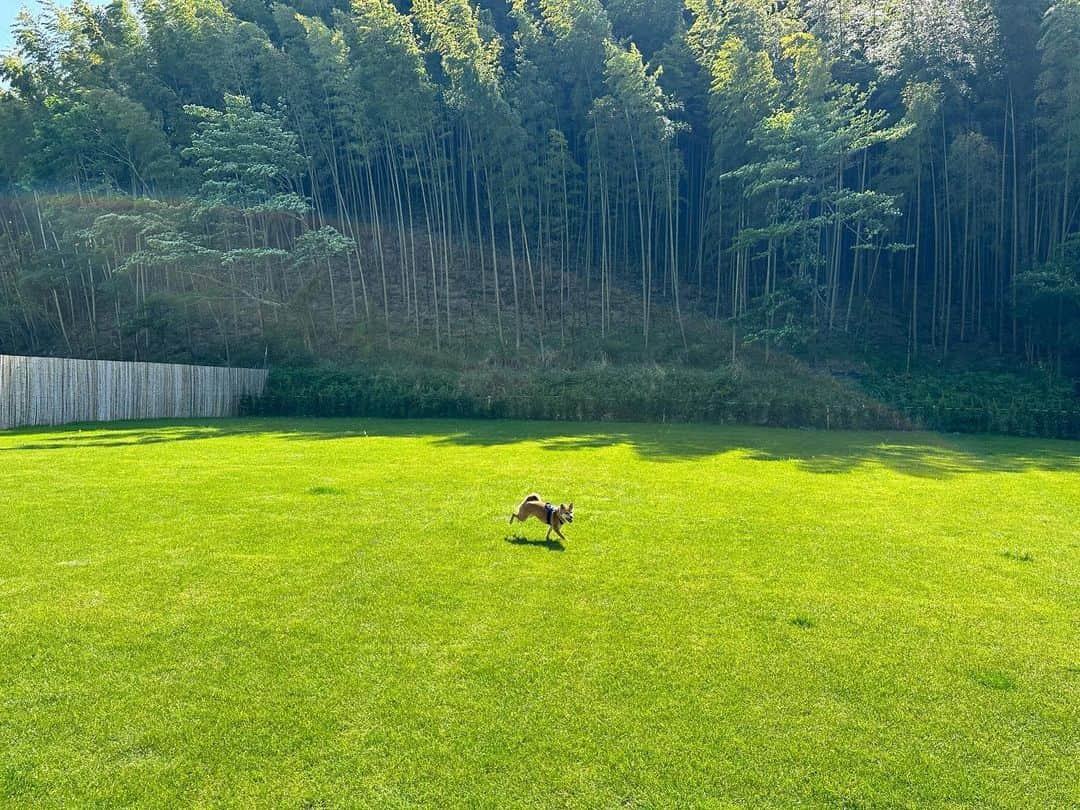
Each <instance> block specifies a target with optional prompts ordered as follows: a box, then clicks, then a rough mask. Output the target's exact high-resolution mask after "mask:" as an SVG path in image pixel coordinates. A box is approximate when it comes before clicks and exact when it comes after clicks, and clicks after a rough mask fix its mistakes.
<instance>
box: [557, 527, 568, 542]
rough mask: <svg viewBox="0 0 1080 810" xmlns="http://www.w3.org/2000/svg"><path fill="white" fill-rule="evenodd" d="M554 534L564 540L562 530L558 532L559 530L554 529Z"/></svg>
mask: <svg viewBox="0 0 1080 810" xmlns="http://www.w3.org/2000/svg"><path fill="white" fill-rule="evenodd" d="M555 534H557V535H559V538H560V539H562V540H565V539H566V537H565V536H563V533H562V532H560V531H559V530H558V529H555Z"/></svg>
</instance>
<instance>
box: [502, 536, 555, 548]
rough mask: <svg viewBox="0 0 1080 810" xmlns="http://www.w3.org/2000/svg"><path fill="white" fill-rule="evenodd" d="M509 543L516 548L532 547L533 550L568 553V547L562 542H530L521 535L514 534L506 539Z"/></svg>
mask: <svg viewBox="0 0 1080 810" xmlns="http://www.w3.org/2000/svg"><path fill="white" fill-rule="evenodd" d="M506 542H507V543H512V544H514V545H515V546H532V547H533V548H546V549H547V550H548V551H566V546H564V545H563V544H562V541H561V540H530V539H529V538H528V537H522V536H521V535H519V534H512V535H510V536H509V537H507V538H506Z"/></svg>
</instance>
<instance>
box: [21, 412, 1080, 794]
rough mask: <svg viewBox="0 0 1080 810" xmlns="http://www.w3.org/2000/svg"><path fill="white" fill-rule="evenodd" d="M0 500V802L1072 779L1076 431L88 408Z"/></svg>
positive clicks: (27, 451)
mask: <svg viewBox="0 0 1080 810" xmlns="http://www.w3.org/2000/svg"><path fill="white" fill-rule="evenodd" d="M532 490H537V491H539V492H540V493H541V494H543V495H544V497H546V498H549V499H551V500H555V501H562V500H573V501H574V502H575V505H576V520H575V522H574V523H573V525H571V526H569V527H568V528H567V529H566V534H567V537H568V540H567V542H566V543H560V542H555V541H552V542H545V541H544V533H545V528H546V527H544V526H542V525H541V524H539V523H536V522H535V521H534V522H530V523H527V524H517V523H515V524H514V525H513V526H509V525H508V524H507V519H508V516H509V514H510V511H511V509H512V508H513V507H514V506H515V505H516V504H517V503H518V501H519V500H520V499H521V497H522V496H524V495H525V494H526V493H528V492H530V491H532ZM0 491H2V492H3V493H4V504H3V513H2V517H0V803H3V802H6V803H7V804H10V805H13V806H26V807H47V806H53V807H69V806H84V805H95V806H117V805H123V804H138V805H152V806H192V805H214V806H219V805H233V806H243V807H249V806H274V807H278V806H281V807H323V806H349V807H352V806H372V807H393V806H403V805H417V804H420V805H437V806H461V805H464V806H488V807H564V806H580V807H598V806H599V807H610V806H643V807H686V806H694V805H703V804H704V805H713V806H715V805H724V804H731V805H741V806H748V807H761V806H775V807H789V806H792V805H796V804H802V805H809V806H828V807H833V806H852V807H854V806H859V807H864V806H866V807H869V806H875V807H876V806H894V805H908V806H913V807H926V806H940V805H944V804H949V803H952V804H954V805H955V806H971V807H987V806H1017V807H1019V806H1025V807H1065V806H1074V805H1075V804H1077V803H1078V802H1080V781H1078V779H1077V776H1076V762H1077V757H1078V754H1080V715H1078V713H1077V706H1080V599H1078V596H1077V594H1078V593H1080V530H1078V528H1077V527H1078V526H1080V444H1076V443H1064V442H1036V441H1025V440H1018V439H988V438H966V439H962V440H961V439H954V438H942V437H936V436H933V435H929V434H867V433H819V432H810V431H781V430H766V429H763V430H755V429H734V428H701V427H663V426H629V425H615V426H613V425H570V424H559V425H555V424H535V423H533V424H530V423H519V422H492V423H485V422H440V421H432V422H392V421H378V420H360V421H349V422H331V421H303V420H295V421H273V420H267V421H257V422H256V421H235V422H217V423H205V424H190V425H180V424H159V425H118V426H114V427H111V428H94V429H86V430H82V431H79V430H75V429H62V430H55V431H44V430H43V431H23V432H18V433H8V434H0Z"/></svg>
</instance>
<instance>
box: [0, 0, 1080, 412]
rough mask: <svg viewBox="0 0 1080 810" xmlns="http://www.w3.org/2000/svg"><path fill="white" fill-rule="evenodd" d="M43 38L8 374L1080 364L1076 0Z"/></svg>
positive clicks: (1044, 372)
mask: <svg viewBox="0 0 1080 810" xmlns="http://www.w3.org/2000/svg"><path fill="white" fill-rule="evenodd" d="M11 43H12V44H11V46H10V48H8V49H7V51H6V52H5V54H4V56H3V61H2V63H0V77H2V79H0V350H6V351H9V352H13V353H14V352H18V353H35V354H62V355H74V356H85V357H102V358H115V359H140V360H162V361H180V362H183V361H194V362H233V363H236V362H242V363H250V364H256V363H257V364H262V363H264V362H265V363H267V364H271V365H272V364H275V363H278V364H287V365H297V364H310V363H313V362H316V361H319V362H336V363H351V362H353V361H354V360H355V359H357V358H362V357H368V358H370V357H379V358H383V359H385V358H393V357H408V358H410V359H411V360H410V361H411V362H421V363H423V364H426V365H427V366H430V367H441V366H442V365H445V364H447V363H461V362H475V363H483V362H486V363H489V364H502V365H511V366H512V365H515V364H517V365H521V364H533V365H537V364H538V365H540V366H544V365H550V364H553V363H554V364H558V363H579V362H585V361H589V362H594V361H598V362H609V361H610V362H619V361H621V360H626V361H628V362H630V361H632V362H634V363H640V362H650V363H666V364H669V365H672V366H676V365H681V366H695V365H696V366H705V367H709V368H720V367H731V366H738V365H739V364H743V365H757V366H762V367H768V366H769V365H770V364H772V363H776V362H795V361H797V362H799V363H810V364H813V363H821V362H823V360H822V358H836V357H847V358H851V365H857V364H865V363H869V364H870V365H872V366H874V367H875V368H876V367H884V366H887V367H888V368H889V369H890V370H891V371H894V372H896V373H904V374H911V373H915V372H916V371H917V370H919V369H936V370H938V371H936V372H935V373H941V374H960V373H962V372H964V371H967V370H971V369H994V370H998V371H1000V370H1006V371H1008V372H1009V373H1014V372H1015V373H1017V374H1021V375H1022V374H1027V373H1031V374H1037V375H1038V376H1040V378H1041V379H1046V380H1050V381H1055V382H1053V383H1052V384H1056V385H1063V386H1065V388H1066V389H1068V388H1069V387H1070V386H1071V383H1070V382H1069V380H1070V379H1071V377H1073V376H1075V375H1077V374H1080V0H1059V1H1058V2H1054V3H1052V4H1048V3H1047V2H1042V1H1041V0H1011V1H1010V2H1005V0H906V2H903V3H900V2H894V0H885V2H869V1H868V0H848V2H842V0H802V2H800V3H795V2H785V1H784V0H777V1H776V2H765V1H764V0H603V2H601V0H511V2H503V1H502V0H440V1H439V2H435V0H415V2H409V0H395V1H394V2H392V1H391V0H351V2H350V1H349V0H293V1H292V2H270V0H134V2H132V1H131V0H111V1H110V2H107V3H104V4H100V3H93V2H88V0H74V2H72V3H70V4H67V5H65V4H61V3H44V4H42V6H41V7H40V8H39V9H37V10H36V11H35V12H34V13H30V12H27V11H24V12H23V13H21V14H20V15H19V16H18V17H17V19H16V21H15V23H14V26H13V29H12V35H11ZM792 358H794V360H793V359H792ZM1067 393H1068V394H1069V395H1072V396H1074V392H1072V391H1067Z"/></svg>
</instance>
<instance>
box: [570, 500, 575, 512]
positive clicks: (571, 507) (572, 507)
mask: <svg viewBox="0 0 1080 810" xmlns="http://www.w3.org/2000/svg"><path fill="white" fill-rule="evenodd" d="M570 511H571V512H573V511H574V502H573V501H570Z"/></svg>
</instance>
